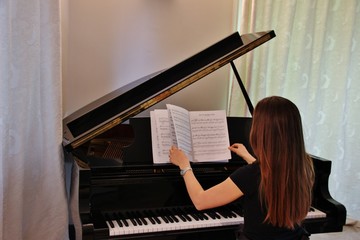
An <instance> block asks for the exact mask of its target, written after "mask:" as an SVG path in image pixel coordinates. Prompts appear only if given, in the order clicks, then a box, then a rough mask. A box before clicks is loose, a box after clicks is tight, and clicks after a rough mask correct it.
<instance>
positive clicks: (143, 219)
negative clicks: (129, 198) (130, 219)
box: [135, 211, 148, 225]
mask: <svg viewBox="0 0 360 240" xmlns="http://www.w3.org/2000/svg"><path fill="white" fill-rule="evenodd" d="M135 214H136V216H137V217H138V219H139V220H140V221H141V222H142V223H143V224H144V225H148V223H147V221H146V219H145V218H144V217H143V216H142V214H141V213H140V212H139V211H135Z"/></svg>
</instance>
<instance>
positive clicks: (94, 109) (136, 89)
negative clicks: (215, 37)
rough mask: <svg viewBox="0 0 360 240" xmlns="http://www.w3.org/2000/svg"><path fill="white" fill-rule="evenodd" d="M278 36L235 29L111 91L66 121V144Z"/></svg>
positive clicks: (117, 121) (106, 127)
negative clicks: (206, 46) (185, 57)
mask: <svg viewBox="0 0 360 240" xmlns="http://www.w3.org/2000/svg"><path fill="white" fill-rule="evenodd" d="M274 37H275V32H274V31H267V32H259V33H251V34H244V35H242V36H240V35H239V33H238V32H235V33H233V34H232V35H230V36H228V37H226V38H224V39H223V40H221V41H219V42H217V43H215V44H214V45H212V46H210V47H208V48H206V49H204V50H203V51H201V52H199V53H197V54H195V55H194V56H192V57H190V58H188V59H186V60H184V61H182V62H180V63H178V64H177V65H175V66H173V67H171V68H169V69H166V70H164V71H161V72H157V73H154V74H151V75H149V76H146V77H144V78H141V79H139V80H137V81H135V82H132V83H130V84H129V85H126V86H124V87H122V88H120V89H118V90H116V91H114V92H111V93H109V94H108V95H106V96H104V97H102V98H100V99H98V100H96V101H94V102H93V103H90V104H89V105H87V106H85V107H83V108H81V109H80V110H78V111H76V112H74V113H73V114H71V115H69V116H68V117H66V118H65V119H64V120H63V128H64V134H63V145H64V146H65V148H66V149H69V150H71V149H74V148H76V147H78V146H80V145H81V144H83V143H85V142H88V141H89V140H91V139H93V138H94V137H96V136H97V135H99V134H101V133H104V132H106V131H107V130H109V129H112V128H113V127H114V126H116V125H118V124H120V123H123V122H124V121H126V120H127V119H129V118H130V117H133V116H135V115H137V114H139V113H140V112H142V111H144V110H146V109H148V108H149V107H151V106H153V105H154V104H156V103H158V102H160V101H162V100H164V99H165V98H167V97H169V96H171V95H172V94H174V93H176V92H178V91H180V90H181V89H183V88H185V87H187V86H189V85H190V84H192V83H194V82H196V81H198V80H199V79H201V78H203V77H205V76H206V75H208V74H210V73H212V72H213V71H215V70H217V69H219V68H221V67H222V66H224V65H226V64H228V63H232V61H233V60H235V59H236V58H238V57H240V56H242V55H244V54H245V53H247V52H249V51H251V50H252V49H254V48H256V47H258V46H259V45H261V44H263V43H264V42H266V41H268V40H270V39H272V38H274Z"/></svg>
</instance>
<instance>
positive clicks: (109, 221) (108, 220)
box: [105, 213, 115, 228]
mask: <svg viewBox="0 0 360 240" xmlns="http://www.w3.org/2000/svg"><path fill="white" fill-rule="evenodd" d="M105 219H106V221H107V222H108V223H109V224H110V227H112V228H114V227H115V226H114V223H113V222H112V220H111V218H110V215H109V214H108V213H105Z"/></svg>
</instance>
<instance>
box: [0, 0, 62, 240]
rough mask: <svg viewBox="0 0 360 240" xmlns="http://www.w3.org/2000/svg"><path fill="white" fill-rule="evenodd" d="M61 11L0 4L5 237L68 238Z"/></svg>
mask: <svg viewBox="0 0 360 240" xmlns="http://www.w3.org/2000/svg"><path fill="white" fill-rule="evenodd" d="M59 12H60V8H59V0H47V1H42V0H1V1H0V168H1V176H0V215H1V222H0V239H4V240H5V239H6V240H7V239H34V240H39V239H68V233H67V232H68V230H67V228H68V213H67V212H68V210H67V200H66V192H65V184H64V170H63V169H64V163H63V159H62V151H61V141H62V130H61V120H62V114H61V112H62V111H61V65H60V63H61V61H60V59H61V58H60V57H61V56H60V17H59V16H60V14H59Z"/></svg>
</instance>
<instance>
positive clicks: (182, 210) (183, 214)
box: [177, 208, 192, 222]
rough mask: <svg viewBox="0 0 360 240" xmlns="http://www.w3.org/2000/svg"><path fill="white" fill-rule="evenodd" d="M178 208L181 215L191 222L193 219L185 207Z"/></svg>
mask: <svg viewBox="0 0 360 240" xmlns="http://www.w3.org/2000/svg"><path fill="white" fill-rule="evenodd" d="M177 210H178V211H179V212H180V213H181V215H182V216H183V217H184V218H185V219H186V220H187V221H189V222H191V221H192V219H191V218H190V217H189V215H188V214H187V213H186V212H185V211H184V209H181V208H178V209H177Z"/></svg>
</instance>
